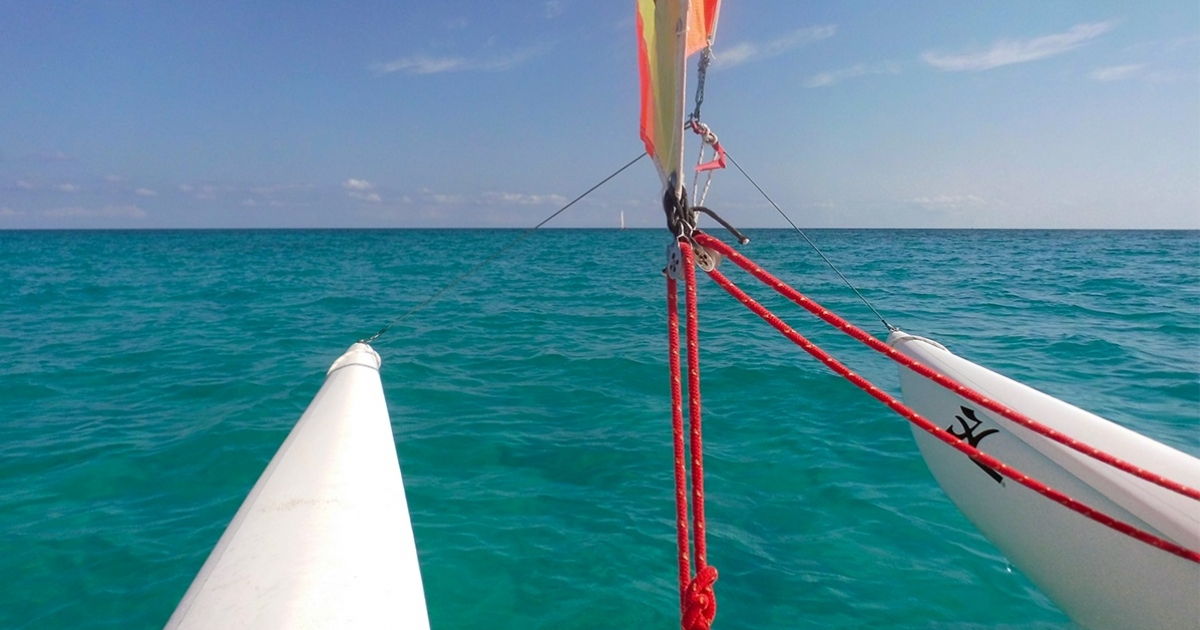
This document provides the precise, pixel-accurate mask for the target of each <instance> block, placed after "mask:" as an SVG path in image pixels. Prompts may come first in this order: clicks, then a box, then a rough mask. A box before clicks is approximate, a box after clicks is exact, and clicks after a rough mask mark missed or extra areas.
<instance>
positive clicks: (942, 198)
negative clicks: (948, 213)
mask: <svg viewBox="0 0 1200 630" xmlns="http://www.w3.org/2000/svg"><path fill="white" fill-rule="evenodd" d="M908 202H909V203H914V204H917V205H919V206H925V207H926V208H928V209H939V210H963V209H967V208H977V207H980V206H986V205H988V202H987V201H986V200H984V199H981V198H979V197H976V196H975V195H934V196H932V197H916V198H913V199H909V200H908Z"/></svg>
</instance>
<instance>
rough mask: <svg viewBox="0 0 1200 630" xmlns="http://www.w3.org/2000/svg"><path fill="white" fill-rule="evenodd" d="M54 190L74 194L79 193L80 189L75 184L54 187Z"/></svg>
mask: <svg viewBox="0 0 1200 630" xmlns="http://www.w3.org/2000/svg"><path fill="white" fill-rule="evenodd" d="M54 190H57V191H60V192H65V193H74V192H79V187H78V186H76V185H75V184H58V185H56V186H55V187H54Z"/></svg>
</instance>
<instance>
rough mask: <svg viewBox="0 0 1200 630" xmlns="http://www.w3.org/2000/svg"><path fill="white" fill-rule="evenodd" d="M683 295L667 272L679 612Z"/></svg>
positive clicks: (684, 560)
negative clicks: (681, 296)
mask: <svg viewBox="0 0 1200 630" xmlns="http://www.w3.org/2000/svg"><path fill="white" fill-rule="evenodd" d="M678 303H679V298H678V296H677V295H676V289H675V279H674V278H672V277H671V276H670V275H668V276H667V349H668V353H669V357H668V363H669V364H670V370H671V428H672V431H673V433H674V437H675V439H674V444H675V532H676V542H677V543H678V546H679V614H680V615H684V614H685V613H686V612H687V604H688V594H687V586H688V582H689V581H690V580H691V575H692V569H691V566H690V564H689V563H688V517H687V469H686V468H685V467H684V463H683V459H684V452H683V393H682V389H683V384H682V383H681V379H680V376H679V306H678Z"/></svg>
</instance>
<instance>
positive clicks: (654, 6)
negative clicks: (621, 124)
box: [637, 0, 688, 193]
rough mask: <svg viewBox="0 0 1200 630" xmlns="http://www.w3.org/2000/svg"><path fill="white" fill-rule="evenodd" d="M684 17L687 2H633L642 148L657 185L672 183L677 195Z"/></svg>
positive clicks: (680, 186) (680, 179)
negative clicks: (658, 180)
mask: <svg viewBox="0 0 1200 630" xmlns="http://www.w3.org/2000/svg"><path fill="white" fill-rule="evenodd" d="M687 15H688V0H637V31H638V69H639V75H640V78H641V92H642V121H641V122H642V129H641V132H642V142H644V143H645V144H646V152H647V153H649V154H650V157H652V158H654V165H655V166H656V167H658V174H659V176H660V177H662V181H663V185H664V186H670V185H671V184H672V183H673V184H674V186H675V190H676V192H677V193H678V192H679V191H681V190H682V189H683V177H682V176H681V174H680V166H681V164H682V163H683V112H684V77H685V76H686V72H685V71H686V68H687V67H686V63H687V55H686V42H687V32H688V29H687V25H688V21H687ZM672 178H674V181H673V182H672Z"/></svg>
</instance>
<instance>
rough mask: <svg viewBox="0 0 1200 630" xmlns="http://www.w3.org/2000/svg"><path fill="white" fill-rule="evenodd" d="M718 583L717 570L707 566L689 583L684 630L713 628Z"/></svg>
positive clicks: (684, 613)
mask: <svg viewBox="0 0 1200 630" xmlns="http://www.w3.org/2000/svg"><path fill="white" fill-rule="evenodd" d="M716 581H717V570H716V568H714V567H712V566H705V567H704V568H702V569H700V570H699V571H697V572H696V577H694V578H692V581H691V582H689V583H688V585H687V607H686V608H685V609H684V611H683V630H709V628H711V627H712V622H713V618H714V617H716V616H717V596H716V594H714V593H713V583H714V582H716Z"/></svg>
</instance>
